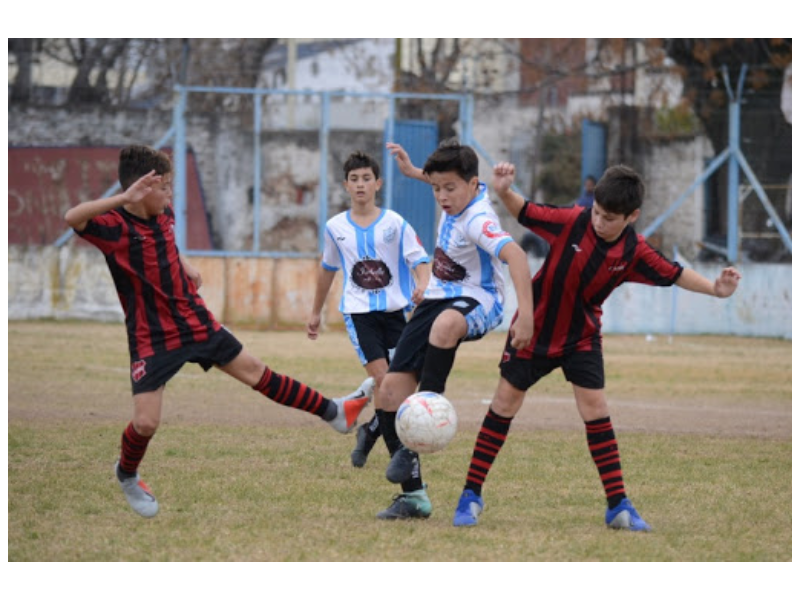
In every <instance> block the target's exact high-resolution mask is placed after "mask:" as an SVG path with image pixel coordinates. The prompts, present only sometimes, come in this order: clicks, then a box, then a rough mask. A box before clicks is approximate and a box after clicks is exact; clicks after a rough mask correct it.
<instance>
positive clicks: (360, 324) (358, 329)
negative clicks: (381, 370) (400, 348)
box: [344, 310, 406, 365]
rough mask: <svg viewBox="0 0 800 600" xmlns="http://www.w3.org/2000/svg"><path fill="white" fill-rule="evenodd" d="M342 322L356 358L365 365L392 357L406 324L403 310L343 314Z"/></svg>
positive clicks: (387, 360) (388, 359)
mask: <svg viewBox="0 0 800 600" xmlns="http://www.w3.org/2000/svg"><path fill="white" fill-rule="evenodd" d="M344 323H345V325H346V327H347V334H348V335H349V336H350V342H351V343H352V344H353V348H355V350H356V354H357V355H358V360H360V361H361V364H362V365H366V364H367V363H371V362H372V361H373V360H378V359H381V358H385V359H386V362H389V361H390V360H391V359H392V355H393V354H394V349H395V348H396V347H397V341H398V340H399V339H400V335H401V334H402V333H403V328H404V327H405V326H406V315H405V311H403V310H396V311H393V312H378V311H376V312H369V313H358V314H352V315H344Z"/></svg>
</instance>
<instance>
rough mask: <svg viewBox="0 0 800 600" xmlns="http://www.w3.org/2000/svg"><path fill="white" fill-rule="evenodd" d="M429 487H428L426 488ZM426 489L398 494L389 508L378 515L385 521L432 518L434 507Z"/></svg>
mask: <svg viewBox="0 0 800 600" xmlns="http://www.w3.org/2000/svg"><path fill="white" fill-rule="evenodd" d="M427 487H428V486H427V485H426V486H425V488H427ZM425 488H423V489H421V490H417V491H415V492H406V493H405V494H398V495H397V496H395V497H394V499H393V500H392V504H391V505H390V506H389V508H387V509H386V510H383V511H381V512H379V513H378V518H379V519H382V520H384V521H398V520H404V519H427V518H428V517H430V516H431V512H432V511H433V507H432V506H431V501H430V499H429V498H428V494H427V492H426V491H425Z"/></svg>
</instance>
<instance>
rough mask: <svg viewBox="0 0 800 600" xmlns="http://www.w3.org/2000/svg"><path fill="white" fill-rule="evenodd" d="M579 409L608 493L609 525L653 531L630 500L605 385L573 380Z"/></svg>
mask: <svg viewBox="0 0 800 600" xmlns="http://www.w3.org/2000/svg"><path fill="white" fill-rule="evenodd" d="M572 387H573V391H574V393H575V400H576V402H577V405H578V412H579V413H580V415H581V417H582V418H583V421H584V423H585V426H586V443H587V445H588V447H589V452H590V454H591V456H592V460H593V461H594V464H595V466H596V467H597V472H598V474H599V475H600V482H601V483H602V484H603V490H604V491H605V495H606V502H607V503H608V509H607V510H606V525H608V526H609V527H611V528H613V529H630V530H631V531H650V525H648V524H647V522H646V521H645V520H644V519H642V518H641V517H640V516H639V513H638V512H637V511H636V509H635V508H634V507H633V504H631V502H630V500H628V498H627V496H626V493H625V482H624V480H623V477H622V462H621V460H620V453H619V447H618V444H617V437H616V434H615V433H614V427H613V426H612V424H611V417H610V415H609V411H608V405H607V403H606V399H605V393H604V391H603V390H602V389H589V388H584V387H581V386H578V385H575V384H573V386H572Z"/></svg>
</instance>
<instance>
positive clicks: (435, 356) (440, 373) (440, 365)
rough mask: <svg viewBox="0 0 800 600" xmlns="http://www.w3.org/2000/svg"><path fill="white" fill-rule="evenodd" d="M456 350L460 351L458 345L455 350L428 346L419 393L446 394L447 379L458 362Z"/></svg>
mask: <svg viewBox="0 0 800 600" xmlns="http://www.w3.org/2000/svg"><path fill="white" fill-rule="evenodd" d="M456 350H458V345H456V346H454V347H453V348H439V347H438V346H434V345H433V344H428V348H427V350H426V351H425V363H424V364H423V366H422V373H421V374H420V381H419V391H421V392H436V393H437V394H443V393H444V388H445V384H446V383H447V378H448V376H449V375H450V371H451V370H452V369H453V363H454V362H455V360H456Z"/></svg>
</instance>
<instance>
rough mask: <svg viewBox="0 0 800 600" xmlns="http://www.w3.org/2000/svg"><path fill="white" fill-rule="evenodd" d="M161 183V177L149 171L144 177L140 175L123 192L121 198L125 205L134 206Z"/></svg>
mask: <svg viewBox="0 0 800 600" xmlns="http://www.w3.org/2000/svg"><path fill="white" fill-rule="evenodd" d="M160 183H161V175H158V174H157V173H156V172H155V171H150V172H149V173H147V174H146V175H142V176H141V177H140V178H139V179H137V180H136V181H135V182H134V183H133V184H132V185H131V186H130V187H129V188H128V189H127V190H125V192H124V193H123V196H124V198H125V203H126V204H136V203H137V202H140V201H141V200H142V198H145V197H146V196H147V194H149V193H150V192H152V191H153V188H154V187H155V186H157V185H159V184H160Z"/></svg>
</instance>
